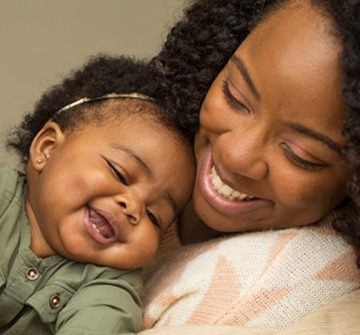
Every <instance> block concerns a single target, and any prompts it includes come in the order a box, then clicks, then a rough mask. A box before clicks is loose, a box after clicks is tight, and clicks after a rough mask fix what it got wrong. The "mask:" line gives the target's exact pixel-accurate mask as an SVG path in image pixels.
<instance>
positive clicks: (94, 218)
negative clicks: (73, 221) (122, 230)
mask: <svg viewBox="0 0 360 335" xmlns="http://www.w3.org/2000/svg"><path fill="white" fill-rule="evenodd" d="M89 218H90V223H91V225H92V226H93V227H94V229H95V230H96V231H97V232H98V233H99V234H101V235H102V236H103V237H104V238H113V237H114V236H115V232H114V229H113V228H112V226H111V225H110V223H109V222H108V220H106V218H105V217H103V216H102V215H100V214H99V213H97V212H95V211H94V210H92V209H91V208H89Z"/></svg>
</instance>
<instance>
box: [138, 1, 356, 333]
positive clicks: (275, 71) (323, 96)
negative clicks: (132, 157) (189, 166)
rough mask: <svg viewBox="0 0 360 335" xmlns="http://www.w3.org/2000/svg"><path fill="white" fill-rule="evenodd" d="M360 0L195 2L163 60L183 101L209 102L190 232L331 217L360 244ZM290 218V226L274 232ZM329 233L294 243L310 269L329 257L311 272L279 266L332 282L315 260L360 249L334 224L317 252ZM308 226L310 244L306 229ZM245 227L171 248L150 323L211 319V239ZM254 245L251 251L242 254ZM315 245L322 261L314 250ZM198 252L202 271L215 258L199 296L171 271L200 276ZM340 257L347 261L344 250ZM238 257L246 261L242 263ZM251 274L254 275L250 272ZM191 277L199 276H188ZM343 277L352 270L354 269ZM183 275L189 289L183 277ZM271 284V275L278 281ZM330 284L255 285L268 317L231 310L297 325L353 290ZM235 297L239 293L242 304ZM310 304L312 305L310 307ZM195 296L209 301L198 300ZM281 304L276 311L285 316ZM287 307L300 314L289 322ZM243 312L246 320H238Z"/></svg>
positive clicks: (187, 238) (185, 229)
mask: <svg viewBox="0 0 360 335" xmlns="http://www.w3.org/2000/svg"><path fill="white" fill-rule="evenodd" d="M359 8H360V2H359V1H325V0H319V1H310V0H309V1H300V0H289V1H280V0H279V1H276V0H275V1H254V0H250V1H245V0H244V1H239V0H234V1H231V0H229V1H215V0H214V1H212V0H198V1H195V2H194V3H193V5H192V6H190V7H189V9H188V10H187V12H186V15H185V17H184V18H183V20H182V21H180V22H179V23H178V24H177V25H176V26H175V28H174V29H173V30H172V32H171V33H170V35H169V36H168V39H167V42H166V44H165V47H164V49H163V50H162V52H161V53H160V55H159V56H158V57H157V59H156V60H155V61H157V62H159V63H160V64H161V66H164V69H165V72H166V74H167V76H168V79H169V81H170V82H171V84H172V85H173V89H174V95H175V92H176V96H177V97H178V99H179V100H178V102H179V103H180V104H181V103H182V104H183V106H185V105H186V106H187V107H188V108H189V110H190V111H189V112H190V113H194V117H196V115H197V114H196V111H197V110H198V109H200V105H201V111H200V128H199V132H198V134H197V137H196V143H195V151H196V157H197V163H198V171H197V180H196V183H195V188H194V194H193V205H194V209H195V211H196V213H197V214H198V216H199V218H200V220H189V217H191V216H192V212H191V210H190V216H186V215H185V216H184V220H183V221H182V222H183V223H182V224H181V226H180V235H181V238H182V241H183V242H184V243H190V242H199V241H202V240H206V239H208V238H209V237H214V236H217V235H224V234H227V233H234V232H247V233H246V234H242V235H240V236H236V237H235V238H236V240H235V242H234V243H236V242H237V243H238V245H239V246H240V244H241V243H245V244H246V243H247V244H246V245H251V244H250V243H251V242H249V239H248V238H247V237H249V236H250V237H251V238H250V240H251V241H253V240H256V239H257V241H258V246H259V248H264V246H263V245H264V244H266V243H261V241H264V240H266V238H269V239H270V240H271V238H274V239H277V238H278V237H279V236H280V235H282V236H284V235H283V234H296V235H297V236H299V235H301V234H302V233H303V232H304V233H305V235H306V236H312V237H311V238H315V237H314V235H313V232H314V230H316V229H317V228H318V229H320V230H321V229H323V228H324V227H326V228H329V226H330V225H329V224H331V229H333V228H335V229H336V230H337V231H340V232H341V233H342V236H343V237H345V239H346V240H347V241H348V242H350V243H351V244H352V245H353V247H354V250H356V251H357V253H358V251H359V247H360V234H359V231H360V226H359V222H358V205H359V204H358V202H357V199H358V194H359V191H358V190H359V185H358V180H357V179H358V173H359V162H360V160H359V154H360V152H359V149H358V148H359V146H358V143H359V139H360V133H359V132H358V130H357V129H358V125H359V123H360V120H359V119H358V117H357V113H358V112H359V108H360V97H359V90H360V81H359V76H360V58H359V57H360V56H359V53H358V50H359V48H360V20H359V16H360V9H359ZM210 83H212V84H211V87H210ZM205 94H206V97H205V99H204V100H203V98H204V96H205ZM182 97H185V98H184V99H182ZM184 108H185V107H183V109H184ZM201 222H205V223H206V226H205V225H201ZM208 227H209V228H210V229H208ZM296 227H301V228H296ZM279 228H281V230H277V231H274V230H273V229H279ZM284 228H286V229H284ZM250 231H262V232H261V233H249V232H250ZM195 232H196V233H197V234H196V235H195ZM326 232H328V234H329V236H330V235H331V233H330V231H329V230H327V231H325V230H323V231H322V232H321V233H320V235H319V236H316V239H314V240H311V241H310V242H309V243H308V244H306V248H304V249H302V250H301V252H299V251H298V250H297V251H296V250H295V249H291V248H290V249H288V250H287V251H286V252H287V254H286V256H287V258H285V259H287V260H288V263H289V262H290V260H292V262H294V261H295V260H297V259H298V258H299V256H300V255H301V254H302V253H306V254H307V259H305V260H304V262H307V263H306V264H307V265H306V269H304V271H306V270H307V268H311V267H313V266H314V264H315V266H314V267H315V270H316V271H314V273H310V274H308V275H306V276H305V275H304V277H301V275H303V273H302V272H301V271H300V272H291V271H296V270H297V269H298V268H299V266H298V265H296V266H295V267H294V268H292V269H291V271H288V272H286V271H284V272H282V271H281V268H275V267H273V269H276V270H277V271H275V272H276V273H277V274H278V277H276V276H275V275H274V276H273V277H274V278H275V277H276V279H277V280H279V279H281V277H282V278H285V280H286V281H289V282H290V281H291V280H292V278H291V274H292V273H295V275H294V276H295V277H296V278H297V279H298V281H297V282H296V283H294V284H293V286H294V287H295V286H296V287H298V288H301V286H302V283H304V286H305V287H308V288H310V287H314V286H316V285H317V284H318V282H317V283H316V284H315V283H312V282H310V281H307V280H310V279H309V278H310V277H311V276H312V277H311V278H312V279H313V278H314V277H316V276H317V275H319V273H320V272H321V270H324V269H325V268H326V267H325V266H324V264H325V263H324V264H316V263H313V262H316V258H317V257H315V256H318V258H321V257H323V255H325V254H326V253H327V251H328V250H330V248H331V246H333V245H337V247H336V248H335V249H332V250H333V252H335V253H336V250H341V252H344V253H347V251H348V249H347V248H346V247H345V246H344V245H342V243H341V241H340V240H339V239H338V237H339V236H338V235H331V236H332V238H333V240H332V243H330V245H327V246H326V248H319V251H316V252H314V250H315V249H313V250H312V248H315V247H318V246H319V243H320V241H321V243H323V241H325V240H326V239H325V238H324V236H325V235H326ZM259 234H260V235H259ZM273 234H277V235H276V236H275V237H274V235H273ZM305 235H304V236H302V235H301V237H300V239H299V240H298V241H297V242H299V241H304V240H305V239H306V236H305ZM317 238H319V239H317ZM231 239H234V237H228V238H225V240H226V242H224V237H223V238H222V239H220V240H215V241H211V242H207V243H205V244H200V245H196V246H195V247H193V246H189V247H185V251H183V250H181V251H178V252H177V253H175V254H172V255H171V258H169V261H168V262H167V263H166V262H165V263H164V264H163V266H162V268H161V269H160V271H158V273H155V275H154V276H153V277H152V278H151V279H150V281H149V283H148V285H147V296H145V298H144V300H145V306H146V310H145V326H151V327H152V326H154V325H167V324H168V325H172V324H181V323H191V322H192V323H202V322H200V321H201V315H200V312H199V310H200V309H199V306H201V304H203V306H205V305H206V304H207V305H208V306H209V305H210V304H211V303H212V302H213V301H214V299H213V298H210V295H209V292H211V293H213V292H214V290H216V289H214V286H211V285H210V284H211V283H210V284H209V283H208V282H206V278H205V277H206V274H207V272H206V271H207V267H208V266H210V265H211V264H210V263H206V260H207V259H211V256H213V254H211V253H209V252H208V250H205V249H206V248H210V249H211V248H212V250H213V249H216V248H217V249H219V248H218V246H217V245H216V244H217V243H218V244H221V248H223V249H224V248H225V247H224V245H228V243H229V242H228V240H231ZM232 241H234V240H232ZM240 242H241V243H240ZM293 242H294V241H293ZM270 244H271V243H270V242H269V250H270V251H272V252H273V251H274V250H275V246H276V245H275V244H273V245H272V246H270ZM295 244H296V243H295ZM287 245H288V244H287ZM343 248H344V249H343ZM194 250H196V252H197V253H196V254H194V253H195V251H194ZM204 250H205V251H206V252H207V253H208V258H206V256H204ZM281 250H282V251H284V250H285V249H284V248H283V249H281ZM304 250H305V251H306V252H305V251H304ZM308 251H309V253H307V252H308ZM256 252H257V253H256V256H257V258H256V260H257V261H259V259H261V257H260V256H264V257H268V256H269V253H267V252H263V253H261V252H259V251H258V250H256ZM314 254H315V255H314ZM209 255H210V256H209ZM239 255H240V256H239ZM242 255H243V254H241V253H238V255H237V256H238V258H240V257H241V256H242ZM308 255H312V256H314V259H313V260H312V259H311V260H309V259H308V257H309V256H308ZM222 256H223V255H222ZM283 256H284V255H283ZM186 257H188V258H192V259H191V260H190V262H189V263H191V264H192V265H193V268H192V271H196V266H195V265H196V264H197V265H198V266H201V264H203V266H204V267H203V269H201V271H199V272H204V273H205V275H204V276H203V277H201V280H203V281H204V282H206V285H208V287H207V291H206V292H205V291H202V297H201V298H198V299H197V300H196V299H193V300H191V299H190V298H191V297H194V296H195V293H194V291H195V290H196V288H194V286H192V287H191V286H190V285H188V286H186V285H182V287H181V288H179V285H177V286H176V285H175V284H177V283H175V282H174V279H173V278H171V275H172V276H174V274H171V272H174V271H175V270H176V269H178V268H179V267H181V266H182V267H183V268H184V269H183V271H182V272H181V271H180V272H177V273H176V276H177V278H178V279H177V280H178V281H179V280H180V281H184V277H186V276H188V278H190V275H187V272H186V271H187V270H189V267H188V262H187V261H186V264H184V259H187V258H186ZM200 260H201V261H200ZM276 260H277V261H278V258H277V259H276ZM271 261H272V262H271V266H273V264H274V263H275V261H274V259H273V258H272V259H271ZM327 261H328V262H329V264H330V263H331V262H333V263H332V264H334V262H335V258H333V259H328V260H327ZM337 261H339V259H337ZM350 261H351V258H346V260H345V258H344V259H343V262H342V264H343V265H344V264H345V265H349V263H350ZM196 262H198V263H196ZM288 263H286V262H285V263H283V265H284V266H285V265H287V264H288ZM268 264H269V263H267V265H268ZM299 264H300V263H299ZM302 264H303V263H302ZM329 264H328V265H329ZM358 264H359V254H358ZM231 265H233V264H231ZM251 265H253V267H254V268H255V269H256V270H258V271H259V274H261V273H263V272H262V271H265V270H266V271H268V267H264V266H263V264H262V266H263V267H261V268H260V267H259V268H257V267H256V266H257V263H253V264H250V265H249V267H248V268H249V269H251V270H253V271H255V270H254V269H252V268H251ZM234 268H235V267H234V266H232V267H231V270H234ZM241 269H243V267H242V268H241ZM327 269H330V267H328V268H327ZM332 269H334V268H332ZM345 270H346V271H349V273H351V274H352V275H353V281H352V286H351V285H350V286H351V288H350V287H348V291H347V292H351V291H353V290H354V289H356V288H357V287H358V286H357V285H358V282H359V273H358V272H356V270H355V269H354V268H351V266H350V265H349V268H346V269H342V271H341V272H342V273H343V272H344V271H345ZM189 271H190V270H189ZM249 273H251V271H249ZM249 273H245V272H244V273H242V275H243V276H244V277H246V275H248V274H249ZM267 273H268V272H267ZM323 273H324V272H323ZM329 273H332V272H331V271H330V272H329ZM240 275H241V274H240V272H239V276H238V277H236V279H237V280H238V281H237V282H236V284H239V283H240V284H244V283H243V282H242V281H241V280H242V278H241V279H239V278H240ZM272 275H273V273H272ZM224 278H225V277H223V279H224ZM264 278H265V277H262V282H264ZM327 279H328V278H327ZM196 280H197V279H196ZM191 281H194V279H189V280H188V282H191ZM339 281H340V280H337V282H339ZM259 282H260V281H257V282H256V284H258V283H259ZM324 282H326V280H325V279H324V277H323V280H322V283H324ZM343 282H347V283H348V282H351V280H350V279H349V277H348V278H347V279H346V280H344V281H343ZM169 283H170V284H171V285H173V286H174V287H175V289H173V288H169V286H170V284H169ZM245 284H246V285H248V286H249V285H250V284H251V283H249V282H245ZM268 284H269V282H266V283H265V286H264V287H267V286H266V285H268ZM164 285H167V286H164ZM246 285H245V286H246ZM306 285H309V286H306ZM199 286H201V285H199ZM235 286H236V285H235ZM345 286H346V285H345ZM243 287H244V285H243ZM267 288H269V287H267ZM271 288H273V287H271ZM292 288H293V287H292ZM292 288H291V289H292ZM186 289H188V291H186ZM181 290H182V291H181ZM199 290H201V289H199ZM180 291H181V292H180ZM295 291H296V290H295ZM329 291H331V292H333V287H332V286H331V285H330V286H328V287H326V288H320V289H319V290H318V291H317V293H316V294H319V296H317V297H318V299H317V300H319V299H320V300H322V301H320V302H319V301H317V302H315V301H313V302H311V297H312V296H313V292H312V291H309V292H308V293H309V296H306V293H307V292H306V290H305V291H296V292H297V294H298V297H301V298H303V297H304V296H305V297H306V298H305V301H304V300H302V301H301V303H299V301H296V300H295V303H292V302H290V301H288V302H287V303H286V304H282V303H279V300H278V299H273V300H271V299H268V300H266V299H261V298H260V297H263V298H264V294H263V295H259V296H258V297H257V298H258V301H256V300H255V299H253V298H254V297H255V295H254V294H253V295H247V298H248V301H247V302H248V303H249V305H248V306H251V308H252V309H253V311H254V310H256V312H257V313H258V314H256V317H253V315H252V316H249V314H246V311H245V310H246V304H243V309H242V310H241V311H238V312H239V314H241V315H240V316H239V314H237V315H235V314H234V315H233V314H231V311H230V310H227V311H226V313H227V317H228V315H229V314H230V315H231V318H232V320H231V322H233V323H234V324H239V323H240V324H243V325H250V326H254V325H255V326H261V327H262V326H265V327H272V326H273V325H275V327H274V328H279V327H286V326H288V325H290V324H292V323H293V322H296V321H298V320H301V318H302V317H303V316H304V315H306V314H307V313H311V312H313V311H315V310H316V309H317V308H319V307H320V306H322V305H324V304H326V303H327V302H330V301H331V300H332V299H335V298H336V297H340V296H341V295H343V294H345V293H347V292H346V290H344V291H342V289H340V290H339V291H338V292H337V293H336V294H335V295H334V296H332V298H331V297H330V296H327V298H325V295H326V294H327V293H328V292H329ZM224 292H226V294H228V293H229V292H228V291H224ZM253 292H254V291H253ZM253 292H252V293H253ZM262 292H264V291H262ZM288 292H289V291H286V294H288ZM292 292H293V291H292ZM320 293H321V294H320ZM241 294H243V292H241V293H240V294H239V297H237V299H238V300H237V301H236V305H237V306H238V305H239V303H238V301H239V300H241V297H240V296H241ZM286 294H285V295H286ZM291 294H292V293H291ZM218 296H219V295H218ZM249 297H251V298H252V299H250V298H249ZM292 298H294V296H293V297H292ZM264 300H265V302H264ZM280 300H281V299H280ZM154 301H155V303H154ZM218 301H219V300H218ZM225 301H227V302H228V303H229V304H230V305H231V303H233V302H234V301H232V300H226V299H225ZM254 301H255V302H254ZM270 301H271V302H272V303H273V305H272V306H271V303H270ZM274 301H275V303H274ZM292 301H294V300H292ZM308 302H309V304H311V307H309V308H305V307H304V306H305V305H306V304H307V303H308ZM251 303H252V305H251ZM191 304H193V305H196V306H195V308H194V306H193V305H191ZM217 304H220V303H219V302H215V303H214V304H213V306H212V308H213V311H216V313H219V311H218V310H216V307H217V306H216V305H217ZM260 304H265V305H266V308H265V309H267V312H268V313H267V315H266V314H264V313H263V314H261V313H259V305H260ZM294 304H295V305H296V306H295V308H294V310H292V312H294V313H298V314H297V316H293V315H291V316H290V317H289V315H284V311H289V308H291V306H293V305H294ZM240 305H241V304H240ZM274 306H276V307H274ZM285 307H286V308H285ZM271 308H272V309H271ZM282 308H284V309H283V310H282ZM276 309H277V310H280V311H281V310H282V314H281V315H282V316H279V315H280V314H279V315H276ZM189 310H190V312H189ZM274 310H275V311H274ZM299 310H302V311H301V312H299ZM290 311H291V310H290ZM202 312H204V310H202ZM292 312H289V314H291V313H292ZM186 313H187V314H186ZM209 313H210V314H211V311H210V312H209ZM271 313H273V314H271ZM244 314H245V317H244ZM253 314H254V313H253ZM264 315H265V316H264ZM271 315H273V316H274V315H275V316H276V320H275V321H274V320H272V319H271ZM206 317H207V318H208V320H209V319H210V322H209V323H222V321H223V320H226V322H224V323H227V324H231V322H227V321H228V319H229V318H228V319H226V318H225V317H223V316H222V317H221V318H217V319H216V317H218V315H216V317H215V318H213V315H211V316H210V317H209V315H207V316H206ZM286 318H288V320H287V321H284V320H285V319H286ZM239 319H240V320H241V322H237V321H238V320H239ZM179 320H180V321H179ZM204 320H205V319H204ZM219 320H220V321H219ZM234 320H235V321H234ZM285 329H286V328H285ZM198 331H199V330H198ZM154 333H156V331H154Z"/></svg>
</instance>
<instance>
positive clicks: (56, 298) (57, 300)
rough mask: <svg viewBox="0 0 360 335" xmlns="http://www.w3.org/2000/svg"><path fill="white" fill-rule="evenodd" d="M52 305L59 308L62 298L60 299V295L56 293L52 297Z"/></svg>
mask: <svg viewBox="0 0 360 335" xmlns="http://www.w3.org/2000/svg"><path fill="white" fill-rule="evenodd" d="M49 302H50V306H51V307H52V308H58V307H59V306H60V303H61V299H60V295H58V294H54V295H52V296H51V297H50V301H49Z"/></svg>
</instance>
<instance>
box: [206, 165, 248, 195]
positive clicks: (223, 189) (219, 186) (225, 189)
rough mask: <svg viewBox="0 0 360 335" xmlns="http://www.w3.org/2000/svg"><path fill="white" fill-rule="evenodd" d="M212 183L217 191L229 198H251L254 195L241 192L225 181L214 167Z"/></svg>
mask: <svg viewBox="0 0 360 335" xmlns="http://www.w3.org/2000/svg"><path fill="white" fill-rule="evenodd" d="M210 180H211V183H212V185H213V187H214V189H215V191H216V192H217V193H219V194H220V195H222V196H223V197H224V198H226V199H229V200H251V199H253V198H254V197H253V196H251V195H248V194H244V193H240V192H239V191H236V190H234V189H233V188H231V187H230V186H229V185H226V184H224V183H223V181H222V180H221V179H220V177H219V175H218V174H217V173H216V170H215V168H214V167H212V169H211V174H210Z"/></svg>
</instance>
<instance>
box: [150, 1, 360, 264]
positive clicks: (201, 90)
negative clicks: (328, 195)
mask: <svg viewBox="0 0 360 335" xmlns="http://www.w3.org/2000/svg"><path fill="white" fill-rule="evenodd" d="M289 1H291V0H191V1H190V2H189V4H188V6H187V8H186V9H185V10H184V14H185V15H184V16H183V18H182V19H180V21H179V22H178V23H176V24H175V26H174V27H173V28H172V29H171V31H170V33H169V34H168V36H167V39H166V41H165V44H164V46H163V48H162V50H161V51H160V53H159V54H158V55H157V56H156V57H154V59H153V60H152V61H153V63H155V64H156V66H158V67H163V69H164V73H165V76H166V80H167V81H169V83H171V84H169V86H170V87H171V88H172V93H171V94H172V95H177V100H178V101H177V104H178V105H179V106H181V105H182V106H186V113H185V114H184V115H188V117H189V118H192V119H193V120H194V123H193V124H194V127H197V126H198V124H197V123H196V122H195V121H196V120H198V119H199V117H198V114H199V111H200V107H201V104H202V101H203V99H204V97H205V95H206V92H207V91H208V89H209V87H210V85H211V83H212V82H213V80H214V79H215V77H216V76H217V74H218V73H219V72H220V71H221V70H222V68H223V67H224V66H225V64H226V63H227V62H228V60H229V59H230V57H231V55H232V54H233V53H234V52H235V50H236V49H237V48H238V46H239V45H240V44H241V42H242V41H243V40H244V39H245V38H246V36H247V35H248V34H249V32H250V31H251V30H252V29H253V27H254V26H255V25H256V24H257V22H259V21H260V20H261V18H263V17H265V16H266V15H268V14H269V13H270V12H271V11H272V10H274V9H275V8H278V7H280V6H285V5H286V4H287V3H288V2H289ZM307 1H309V3H311V4H312V5H313V6H315V7H317V8H319V9H320V10H321V11H322V13H323V15H325V16H326V17H328V18H330V20H332V22H333V24H334V27H335V29H336V30H337V34H338V38H339V39H340V41H341V42H342V44H343V53H342V58H341V66H342V69H343V72H344V75H345V80H344V86H343V92H342V93H343V99H344V102H345V103H346V105H347V106H348V108H349V114H348V116H347V118H346V120H345V122H344V125H343V134H344V135H345V136H347V137H348V139H349V143H348V145H347V146H346V147H345V148H343V152H342V155H343V158H344V160H345V162H346V163H347V164H349V165H350V166H352V167H353V168H354V169H355V173H354V175H353V176H352V178H351V179H350V181H349V182H348V185H347V186H348V187H347V191H348V196H349V198H350V199H351V201H350V205H349V206H352V207H353V210H354V211H355V212H356V215H354V217H355V218H358V217H360V215H359V214H360V210H359V209H360V0H307ZM348 203H349V201H348ZM334 227H335V228H336V229H337V230H338V231H340V232H341V233H343V235H344V236H345V237H346V238H347V240H348V241H349V242H350V243H351V244H353V245H354V246H355V248H356V249H357V250H358V266H360V219H355V220H350V219H348V218H344V219H342V220H337V221H336V222H334Z"/></svg>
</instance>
